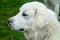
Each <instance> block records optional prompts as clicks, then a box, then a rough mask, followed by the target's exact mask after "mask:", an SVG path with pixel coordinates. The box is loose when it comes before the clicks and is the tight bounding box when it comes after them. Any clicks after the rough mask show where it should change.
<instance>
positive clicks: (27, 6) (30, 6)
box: [20, 1, 46, 10]
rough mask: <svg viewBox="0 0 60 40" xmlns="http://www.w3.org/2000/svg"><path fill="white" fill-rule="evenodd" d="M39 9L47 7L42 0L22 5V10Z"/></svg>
mask: <svg viewBox="0 0 60 40" xmlns="http://www.w3.org/2000/svg"><path fill="white" fill-rule="evenodd" d="M33 8H34V9H38V8H46V6H45V5H44V4H43V3H41V2H37V1H34V2H29V3H25V4H23V5H22V6H21V8H20V10H23V9H33Z"/></svg>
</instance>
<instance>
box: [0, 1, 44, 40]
mask: <svg viewBox="0 0 60 40" xmlns="http://www.w3.org/2000/svg"><path fill="white" fill-rule="evenodd" d="M31 1H32V0H0V40H25V37H24V35H23V33H22V32H18V31H15V30H11V29H10V28H9V26H8V23H7V19H8V18H9V17H12V16H14V15H16V14H17V13H18V12H19V8H20V7H21V6H22V5H23V4H24V3H26V2H31ZM33 1H36V0H33ZM37 1H40V2H43V0H37Z"/></svg>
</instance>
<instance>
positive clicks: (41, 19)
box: [33, 9, 49, 30]
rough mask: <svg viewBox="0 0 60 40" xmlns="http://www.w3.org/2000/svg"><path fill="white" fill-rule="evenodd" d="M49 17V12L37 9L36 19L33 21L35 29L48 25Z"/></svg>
mask: <svg viewBox="0 0 60 40" xmlns="http://www.w3.org/2000/svg"><path fill="white" fill-rule="evenodd" d="M48 21H49V17H48V15H47V11H45V10H44V9H41V10H40V9H36V12H35V18H34V21H33V28H34V29H37V30H38V29H41V28H43V27H45V26H46V25H48Z"/></svg>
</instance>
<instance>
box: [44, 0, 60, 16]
mask: <svg viewBox="0 0 60 40" xmlns="http://www.w3.org/2000/svg"><path fill="white" fill-rule="evenodd" d="M44 2H45V4H46V6H47V7H48V8H49V9H51V10H53V11H54V12H56V15H57V17H58V15H59V7H60V0H44Z"/></svg>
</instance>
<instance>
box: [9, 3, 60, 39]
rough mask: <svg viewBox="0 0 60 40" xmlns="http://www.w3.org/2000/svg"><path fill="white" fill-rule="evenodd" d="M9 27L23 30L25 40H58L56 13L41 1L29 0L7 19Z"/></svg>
mask: <svg viewBox="0 0 60 40" xmlns="http://www.w3.org/2000/svg"><path fill="white" fill-rule="evenodd" d="M8 21H9V24H10V25H11V29H14V30H18V31H23V32H24V35H25V37H26V39H27V40H60V30H59V29H60V24H59V22H58V20H57V17H56V14H55V13H54V12H53V11H51V10H49V9H48V8H46V6H45V5H44V4H43V3H40V2H29V3H26V4H24V5H23V6H22V7H21V8H20V12H19V13H18V14H17V15H16V16H14V17H11V18H9V19H8Z"/></svg>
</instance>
